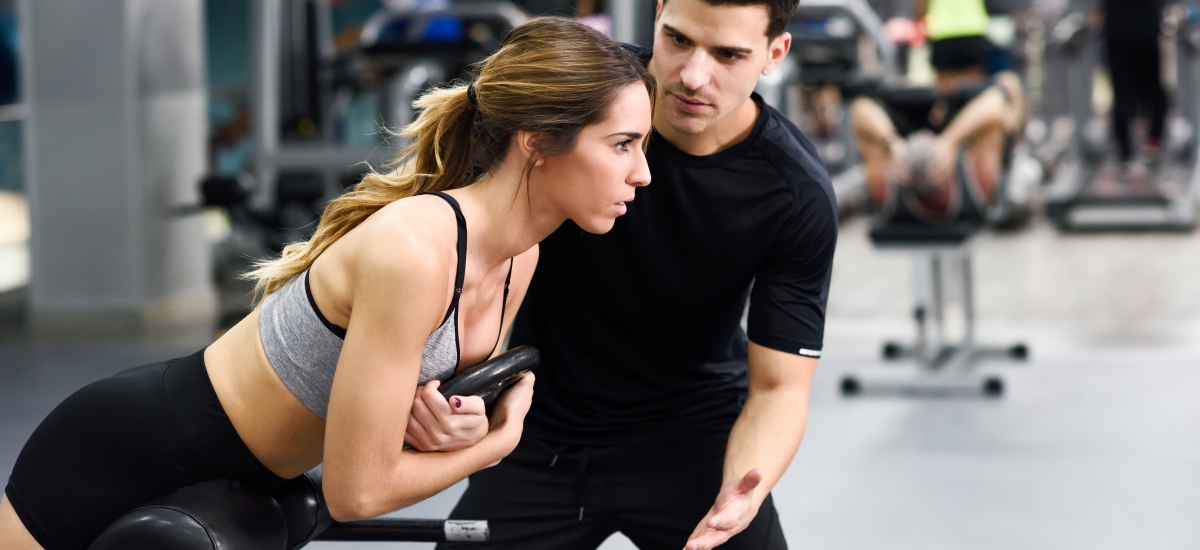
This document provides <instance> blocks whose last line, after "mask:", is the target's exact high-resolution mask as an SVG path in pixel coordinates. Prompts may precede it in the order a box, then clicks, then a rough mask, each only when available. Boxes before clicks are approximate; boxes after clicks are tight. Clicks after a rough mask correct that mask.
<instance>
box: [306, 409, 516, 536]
mask: <svg viewBox="0 0 1200 550" xmlns="http://www.w3.org/2000/svg"><path fill="white" fill-rule="evenodd" d="M519 438H520V432H519V431H518V432H517V433H516V434H515V435H514V434H513V433H511V430H505V429H503V428H501V429H498V430H494V431H492V432H490V433H489V434H488V435H487V436H485V437H484V438H483V440H481V441H480V442H479V443H477V444H475V445H473V446H471V447H468V448H466V449H460V450H457V451H449V452H421V451H414V450H404V451H402V452H401V453H400V455H399V456H398V457H396V458H395V460H394V462H393V464H390V465H387V466H385V467H382V468H380V469H379V470H376V471H384V472H388V474H386V475H382V476H380V477H379V478H378V479H365V478H363V477H361V476H353V475H351V476H337V475H336V473H335V472H330V471H329V465H327V466H326V474H325V479H326V483H325V496H326V502H327V504H328V505H329V512H330V514H331V515H332V516H333V518H334V519H336V520H338V521H353V520H359V519H366V518H372V517H376V516H379V515H382V514H385V513H388V512H392V511H395V510H399V509H401V508H404V507H407V506H411V505H413V504H416V503H417V502H420V501H422V500H424V499H427V498H429V497H431V496H433V495H435V494H437V493H439V492H441V491H443V490H445V489H446V488H447V487H450V486H451V485H454V484H455V483H458V482H459V481H460V480H462V479H463V478H465V477H467V476H469V475H471V474H472V473H474V472H477V471H479V470H482V469H484V468H486V467H488V466H489V465H491V464H493V463H494V462H496V461H497V460H498V459H499V458H502V457H503V456H505V455H507V454H508V453H509V452H511V451H512V449H513V448H514V447H515V446H516V441H517V440H518V439H519ZM331 473H333V474H334V476H333V477H334V479H335V480H338V479H341V480H344V481H346V482H349V483H342V484H338V485H335V486H333V487H330V484H329V479H330V477H331V476H330V474H331Z"/></svg>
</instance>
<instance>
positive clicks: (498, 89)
mask: <svg viewBox="0 0 1200 550" xmlns="http://www.w3.org/2000/svg"><path fill="white" fill-rule="evenodd" d="M477 66H478V67H479V76H478V78H476V79H475V81H474V82H473V83H472V84H471V85H470V86H467V85H464V84H461V83H460V84H458V85H454V86H451V87H446V88H438V89H434V90H432V91H430V92H428V93H426V94H425V95H422V96H421V97H420V98H419V99H417V100H416V101H415V102H413V105H414V106H415V107H417V108H418V109H420V112H421V114H420V115H419V116H418V117H417V120H415V121H413V123H412V124H409V125H408V126H407V127H406V128H404V130H403V131H402V132H401V135H402V136H404V137H406V138H408V139H410V140H411V141H410V143H409V145H408V147H406V148H405V149H404V151H403V152H401V154H400V156H399V157H398V158H397V159H396V162H395V166H393V168H398V169H397V170H395V171H392V172H390V173H386V174H385V173H371V174H367V176H366V177H364V178H363V180H362V182H360V183H359V184H358V185H356V186H355V187H354V188H353V189H352V190H350V191H348V192H347V193H346V194H344V195H342V196H340V197H338V198H337V199H334V200H333V202H331V203H329V205H328V206H326V207H325V212H324V213H323V214H322V215H321V221H320V222H319V223H318V225H317V231H316V233H314V234H313V236H312V238H311V239H309V240H308V242H303V243H296V244H291V245H288V246H287V247H286V248H284V249H283V255H282V256H281V257H280V258H278V259H274V260H267V261H263V262H260V263H258V264H257V265H256V266H255V269H254V270H253V271H251V272H249V273H247V274H246V275H245V278H246V279H249V280H254V281H256V284H255V285H254V292H255V305H257V304H258V302H259V301H261V300H262V299H263V298H264V297H266V296H268V295H270V294H271V293H272V292H275V291H276V290H279V288H281V287H282V286H283V285H284V284H285V283H287V281H288V280H290V279H291V278H292V277H295V276H296V275H299V274H300V273H303V272H304V270H306V269H308V268H309V267H310V266H312V263H313V261H314V260H316V259H317V257H318V256H320V255H321V253H322V252H324V251H325V249H326V248H329V245H330V244H333V242H334V241H336V240H338V239H339V238H341V236H342V235H345V234H346V233H347V232H348V231H350V230H351V229H353V228H354V227H356V226H358V224H360V223H362V221H363V220H365V219H367V217H369V216H370V215H371V214H374V213H375V212H376V211H378V210H379V209H380V208H383V207H384V206H387V205H388V204H390V203H392V202H394V201H397V200H400V199H403V198H405V197H411V196H413V195H415V194H417V193H420V192H422V191H445V190H449V189H457V188H459V187H463V186H466V185H468V184H470V183H471V182H472V181H473V180H474V179H475V176H476V170H482V171H483V173H487V172H489V171H491V170H492V169H494V168H495V167H496V166H498V165H499V164H500V163H501V162H502V161H503V160H504V158H505V155H506V154H507V151H508V148H509V144H510V143H511V141H512V139H513V137H514V136H515V135H516V134H517V132H522V131H523V132H530V133H534V134H537V135H538V136H539V137H538V143H537V150H536V151H535V154H536V155H539V156H545V157H550V156H555V155H560V154H563V153H566V152H567V151H568V150H570V149H571V148H572V147H573V146H574V144H575V139H576V138H577V137H578V136H579V132H580V131H581V130H583V128H584V127H585V126H588V125H591V124H595V123H597V122H600V121H601V120H603V119H604V117H605V116H607V115H608V109H609V107H610V106H611V105H612V103H613V101H614V100H615V99H616V97H617V94H618V93H619V92H620V91H621V90H622V89H623V88H625V87H626V86H629V85H631V84H641V85H644V86H645V87H646V91H647V92H648V93H649V94H650V98H651V101H653V100H654V97H655V82H654V77H652V76H650V73H649V72H648V71H647V70H646V65H645V62H644V61H642V60H640V59H638V57H637V56H636V55H634V54H633V53H631V52H629V51H627V50H625V49H624V48H622V47H621V45H620V44H617V43H616V42H613V41H612V40H611V39H609V38H608V37H606V36H604V35H603V34H601V33H600V32H598V31H596V30H594V29H592V28H590V27H587V26H586V25H583V24H580V23H577V22H574V21H569V20H567V19H562V18H559V17H539V18H536V19H532V20H530V21H529V22H527V23H525V24H523V25H521V26H519V27H517V28H515V29H513V30H512V31H511V32H509V33H508V35H507V36H505V37H504V40H503V42H501V44H500V49H499V50H497V51H496V52H495V53H493V54H492V55H490V56H488V58H487V59H484V60H483V61H481V62H480V63H479V64H478V65H477ZM529 168H530V167H529V166H526V170H529Z"/></svg>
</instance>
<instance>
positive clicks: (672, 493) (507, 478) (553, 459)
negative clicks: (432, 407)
mask: <svg viewBox="0 0 1200 550" xmlns="http://www.w3.org/2000/svg"><path fill="white" fill-rule="evenodd" d="M725 444H726V441H725V440H724V439H712V438H710V439H705V440H698V441H689V442H687V443H682V444H670V445H666V444H664V445H654V446H607V447H581V446H578V445H557V444H554V443H550V442H547V441H543V440H539V439H535V438H533V437H529V436H526V437H524V438H522V440H521V444H520V445H518V446H517V448H516V450H514V451H513V452H512V454H510V455H509V456H508V457H507V458H505V459H504V460H503V461H501V462H500V464H498V465H496V466H493V467H491V468H488V469H486V470H481V471H479V472H476V473H475V474H473V475H472V476H471V483H470V486H469V487H467V492H466V493H465V494H464V495H463V497H462V499H461V500H459V502H458V506H456V507H455V508H454V511H453V512H451V513H450V517H451V518H454V519H485V520H488V528H489V530H490V532H491V534H490V536H489V540H488V542H486V543H478V542H473V543H441V544H439V545H438V549H439V550H450V549H458V548H461V549H462V550H497V549H501V548H504V549H512V550H518V549H519V550H541V549H545V550H563V549H570V550H590V549H593V548H596V547H597V546H599V545H600V544H601V543H602V542H604V540H605V539H607V538H608V536H609V535H611V534H612V533H614V532H616V531H620V532H621V533H623V534H624V535H625V536H627V537H629V539H630V540H632V541H633V543H634V544H636V545H637V547H638V548H641V549H642V550H679V549H680V548H683V545H684V544H685V543H686V542H687V539H688V536H690V535H691V534H692V530H693V529H695V528H696V525H698V524H699V523H700V520H701V519H703V518H704V515H705V514H707V513H708V510H709V508H710V507H712V505H713V502H714V501H716V498H717V492H718V491H719V490H720V487H721V476H722V469H723V467H724V460H725ZM786 549H787V542H786V541H785V540H784V538H783V528H782V526H781V525H780V523H779V515H778V513H776V511H775V504H774V502H773V501H772V499H771V496H770V495H767V498H766V500H764V501H763V504H762V507H760V508H759V511H758V515H757V516H755V517H754V520H753V521H751V523H750V525H749V526H748V527H747V528H746V529H745V530H744V531H742V532H741V533H739V534H738V535H737V536H734V537H733V538H731V539H730V540H729V542H727V543H726V544H724V545H722V546H721V550H786Z"/></svg>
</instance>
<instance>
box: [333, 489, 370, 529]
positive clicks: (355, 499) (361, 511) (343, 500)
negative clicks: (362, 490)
mask: <svg viewBox="0 0 1200 550" xmlns="http://www.w3.org/2000/svg"><path fill="white" fill-rule="evenodd" d="M325 506H326V507H327V508H328V509H329V516H330V517H332V518H333V519H334V520H335V521H341V522H346V521H358V520H360V519H369V518H373V517H375V516H378V515H379V514H378V513H375V511H374V508H375V506H374V504H373V503H372V502H371V500H370V499H368V498H363V497H362V496H361V495H354V494H343V493H336V492H330V491H325Z"/></svg>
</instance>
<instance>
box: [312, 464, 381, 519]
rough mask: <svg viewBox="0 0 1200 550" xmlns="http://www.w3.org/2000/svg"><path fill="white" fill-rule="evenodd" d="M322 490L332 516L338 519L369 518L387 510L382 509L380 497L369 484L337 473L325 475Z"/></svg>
mask: <svg viewBox="0 0 1200 550" xmlns="http://www.w3.org/2000/svg"><path fill="white" fill-rule="evenodd" d="M331 478H332V479H331ZM321 492H322V493H323V494H324V496H325V506H326V507H327V508H328V509H329V515H330V517H332V518H333V519H334V520H336V521H357V520H360V519H368V518H373V517H375V516H378V515H380V514H382V513H384V512H386V511H387V510H380V508H381V503H380V501H379V498H377V496H376V494H375V492H374V491H373V490H372V489H371V488H370V487H369V486H364V485H362V484H358V483H354V482H353V481H352V480H341V479H339V478H338V476H336V475H335V476H330V475H329V474H328V472H327V473H326V475H325V476H324V480H323V483H322V487H321Z"/></svg>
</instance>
